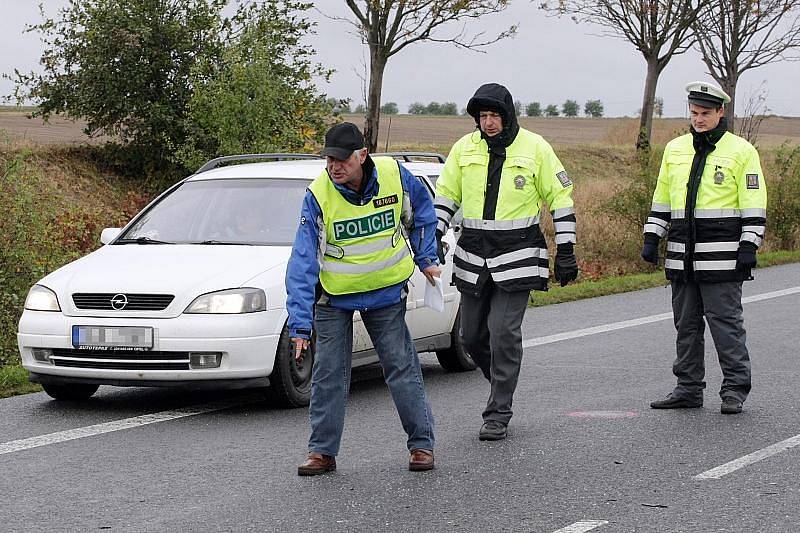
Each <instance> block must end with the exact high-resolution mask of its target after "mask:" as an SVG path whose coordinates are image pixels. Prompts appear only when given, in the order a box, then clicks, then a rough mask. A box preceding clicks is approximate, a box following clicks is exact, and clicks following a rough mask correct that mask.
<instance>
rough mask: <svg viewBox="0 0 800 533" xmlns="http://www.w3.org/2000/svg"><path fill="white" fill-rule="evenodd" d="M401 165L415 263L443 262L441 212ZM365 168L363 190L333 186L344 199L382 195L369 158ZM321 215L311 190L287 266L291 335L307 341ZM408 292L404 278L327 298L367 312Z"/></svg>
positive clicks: (333, 303)
mask: <svg viewBox="0 0 800 533" xmlns="http://www.w3.org/2000/svg"><path fill="white" fill-rule="evenodd" d="M399 166H400V177H401V179H402V181H403V190H404V191H405V192H406V193H407V194H408V196H409V199H410V200H411V209H412V212H413V217H412V219H411V220H405V217H403V218H404V225H405V227H406V230H407V235H408V236H409V242H410V244H411V249H412V250H413V251H414V262H415V263H416V264H417V267H419V269H420V270H424V269H425V268H427V267H429V266H431V265H438V264H439V260H438V256H437V255H436V222H437V220H436V212H435V211H434V209H433V200H432V198H431V196H430V193H429V192H428V188H427V187H426V186H425V185H424V184H423V183H422V182H420V181H419V179H417V178H416V177H415V176H414V175H413V174H411V172H409V171H408V169H406V168H405V167H403V165H399ZM363 168H364V171H365V172H364V175H365V176H369V178H368V179H367V180H366V181H365V182H364V183H363V184H362V187H361V191H354V190H352V189H349V188H347V187H344V186H340V185H335V184H334V185H335V187H336V190H338V191H339V193H340V194H341V195H342V196H343V197H344V199H345V200H347V201H348V202H350V203H352V204H355V205H364V204H365V203H367V202H369V201H370V200H372V197H373V196H375V195H377V194H378V172H377V170H376V169H375V165H374V163H373V162H372V160H371V159H370V158H369V157H367V161H365V163H364V166H363ZM321 219H322V211H321V210H320V207H319V204H318V203H317V201H316V199H315V198H314V195H313V194H311V193H310V192H308V191H306V195H305V198H303V207H302V209H301V211H300V225H299V227H298V228H297V234H296V235H295V238H294V244H293V245H292V255H291V257H289V265H288V267H287V269H286V294H287V298H286V309H287V311H288V312H289V336H290V337H292V338H295V337H297V338H303V339H308V338H310V337H311V328H312V324H313V317H314V303H315V301H316V299H317V298H316V291H317V285H318V283H319V268H320V267H319V253H320V251H319V243H320V235H319V232H320V228H319V226H318V224H317V223H316V221H317V220H321ZM323 238H324V235H323ZM320 290H321V287H320ZM406 293H407V291H406V282H403V283H398V284H396V285H391V286H389V287H384V288H383V289H376V290H374V291H368V292H358V293H353V294H342V295H338V296H335V295H329V294H326V297H327V298H328V305H330V306H331V307H335V308H337V309H345V310H354V311H365V310H367V309H380V308H382V307H388V306H390V305H393V304H396V303H398V302H399V301H400V300H401V299H403V298H404V297H405V295H406Z"/></svg>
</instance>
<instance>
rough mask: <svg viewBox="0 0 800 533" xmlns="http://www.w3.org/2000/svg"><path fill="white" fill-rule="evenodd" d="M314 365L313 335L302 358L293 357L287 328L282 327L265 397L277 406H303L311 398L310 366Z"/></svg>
mask: <svg viewBox="0 0 800 533" xmlns="http://www.w3.org/2000/svg"><path fill="white" fill-rule="evenodd" d="M313 366H314V337H313V336H312V338H311V343H310V344H309V346H308V350H307V353H306V355H305V357H303V360H302V361H300V362H298V361H297V360H296V359H295V358H294V347H293V346H292V343H291V340H290V338H289V328H288V327H287V326H284V327H283V331H282V332H281V338H280V340H279V341H278V351H277V353H276V354H275V365H274V366H273V367H272V374H271V375H270V376H269V387H268V388H267V389H266V394H267V398H268V399H269V400H270V401H271V402H272V403H273V404H275V405H277V406H279V407H305V406H307V405H308V403H309V401H310V400H311V368H312V367H313Z"/></svg>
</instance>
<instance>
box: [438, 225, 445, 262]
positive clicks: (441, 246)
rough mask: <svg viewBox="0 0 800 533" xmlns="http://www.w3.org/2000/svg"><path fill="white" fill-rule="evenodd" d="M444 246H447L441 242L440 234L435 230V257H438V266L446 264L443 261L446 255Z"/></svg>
mask: <svg viewBox="0 0 800 533" xmlns="http://www.w3.org/2000/svg"><path fill="white" fill-rule="evenodd" d="M445 246H447V243H446V242H442V232H441V231H439V230H436V255H438V256H439V264H440V265H443V264H445V262H446V261H445V260H444V256H445V254H446V253H447V248H445Z"/></svg>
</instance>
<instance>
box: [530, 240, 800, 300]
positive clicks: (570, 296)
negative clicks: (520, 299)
mask: <svg viewBox="0 0 800 533" xmlns="http://www.w3.org/2000/svg"><path fill="white" fill-rule="evenodd" d="M798 262H800V250H790V251H785V250H781V251H777V252H764V253H760V254H758V267H759V268H763V267H769V266H776V265H785V264H787V263H798ZM667 284H668V282H667V280H666V279H665V278H664V271H663V270H661V269H659V270H656V271H653V272H649V273H646V274H630V275H627V276H616V277H610V278H604V279H600V280H596V281H583V282H580V283H576V284H574V285H567V286H566V287H559V286H558V285H557V284H555V285H554V284H551V286H550V290H549V291H547V292H535V293H532V294H533V297H532V299H531V303H530V304H529V305H530V307H542V306H545V305H552V304H560V303H564V302H573V301H575V300H583V299H585V298H594V297H596V296H607V295H609V294H619V293H622V292H630V291H638V290H641V289H650V288H652V287H663V286H666V285H667Z"/></svg>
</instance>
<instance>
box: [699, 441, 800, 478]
mask: <svg viewBox="0 0 800 533" xmlns="http://www.w3.org/2000/svg"><path fill="white" fill-rule="evenodd" d="M797 445H800V435H795V436H794V437H790V438H788V439H786V440H782V441H780V442H778V443H775V444H773V445H772V446H767V447H766V448H762V449H760V450H758V451H755V452H753V453H751V454H748V455H745V456H744V457H740V458H738V459H735V460H733V461H731V462H729V463H725V464H724V465H721V466H718V467H716V468H712V469H711V470H706V471H705V472H703V473H701V474H697V475H696V476H694V479H719V478H721V477H722V476H726V475H728V474H730V473H731V472H735V471H737V470H739V469H740V468H744V467H745V466H748V465H751V464H753V463H757V462H758V461H761V460H762V459H766V458H768V457H772V456H773V455H777V454H779V453H781V452H783V451H786V450H788V449H790V448H794V447H795V446H797Z"/></svg>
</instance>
